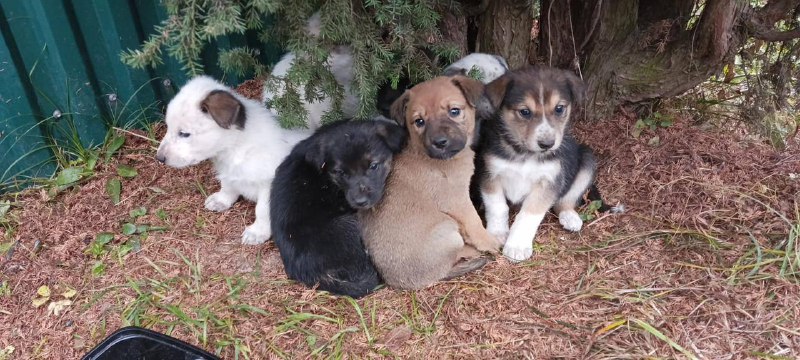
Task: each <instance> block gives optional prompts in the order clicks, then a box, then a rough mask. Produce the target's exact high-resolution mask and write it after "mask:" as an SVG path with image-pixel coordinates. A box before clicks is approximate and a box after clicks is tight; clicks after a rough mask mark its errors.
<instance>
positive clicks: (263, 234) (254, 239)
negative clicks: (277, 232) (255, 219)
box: [242, 224, 272, 245]
mask: <svg viewBox="0 0 800 360" xmlns="http://www.w3.org/2000/svg"><path fill="white" fill-rule="evenodd" d="M270 236H272V231H271V229H270V227H269V226H263V225H260V224H258V225H257V224H253V225H250V226H248V227H246V228H245V229H244V233H242V244H244V245H259V244H263V243H264V242H266V241H267V240H268V239H269V237H270Z"/></svg>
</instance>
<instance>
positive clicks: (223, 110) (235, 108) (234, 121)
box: [200, 90, 246, 129]
mask: <svg viewBox="0 0 800 360" xmlns="http://www.w3.org/2000/svg"><path fill="white" fill-rule="evenodd" d="M200 111H202V112H203V113H207V114H209V115H210V116H211V118H212V119H214V121H216V122H217V125H219V126H220V127H222V128H224V129H230V127H231V126H236V128H237V129H243V128H244V123H245V119H246V115H245V110H244V105H242V103H241V102H239V100H238V99H236V98H235V97H234V96H233V95H231V93H229V92H227V91H225V90H214V91H212V92H210V93H209V94H208V96H206V98H205V99H203V101H202V102H201V103H200Z"/></svg>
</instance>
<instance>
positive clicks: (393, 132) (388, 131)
mask: <svg viewBox="0 0 800 360" xmlns="http://www.w3.org/2000/svg"><path fill="white" fill-rule="evenodd" d="M376 121H379V120H376ZM377 132H378V135H379V136H380V137H381V140H383V142H384V143H385V144H386V146H387V147H388V148H389V150H391V151H392V152H393V153H395V154H397V153H399V152H400V151H402V150H403V148H404V147H405V146H406V139H407V138H408V132H406V129H405V128H403V127H401V126H399V125H395V124H392V123H389V122H385V121H380V122H379V124H378V131H377Z"/></svg>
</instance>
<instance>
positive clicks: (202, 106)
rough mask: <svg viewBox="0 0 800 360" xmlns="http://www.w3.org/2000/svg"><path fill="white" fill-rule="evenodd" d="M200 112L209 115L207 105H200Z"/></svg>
mask: <svg viewBox="0 0 800 360" xmlns="http://www.w3.org/2000/svg"><path fill="white" fill-rule="evenodd" d="M200 111H202V112H203V114H207V113H208V107H207V106H206V104H203V105H200Z"/></svg>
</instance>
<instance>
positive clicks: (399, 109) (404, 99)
mask: <svg viewBox="0 0 800 360" xmlns="http://www.w3.org/2000/svg"><path fill="white" fill-rule="evenodd" d="M408 96H409V95H408V90H406V91H405V92H404V93H403V95H401V96H400V97H399V98H397V100H395V101H394V102H393V103H392V108H391V109H390V111H389V114H391V115H392V120H394V121H396V122H397V123H398V124H400V126H402V127H405V126H406V106H407V105H408Z"/></svg>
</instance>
